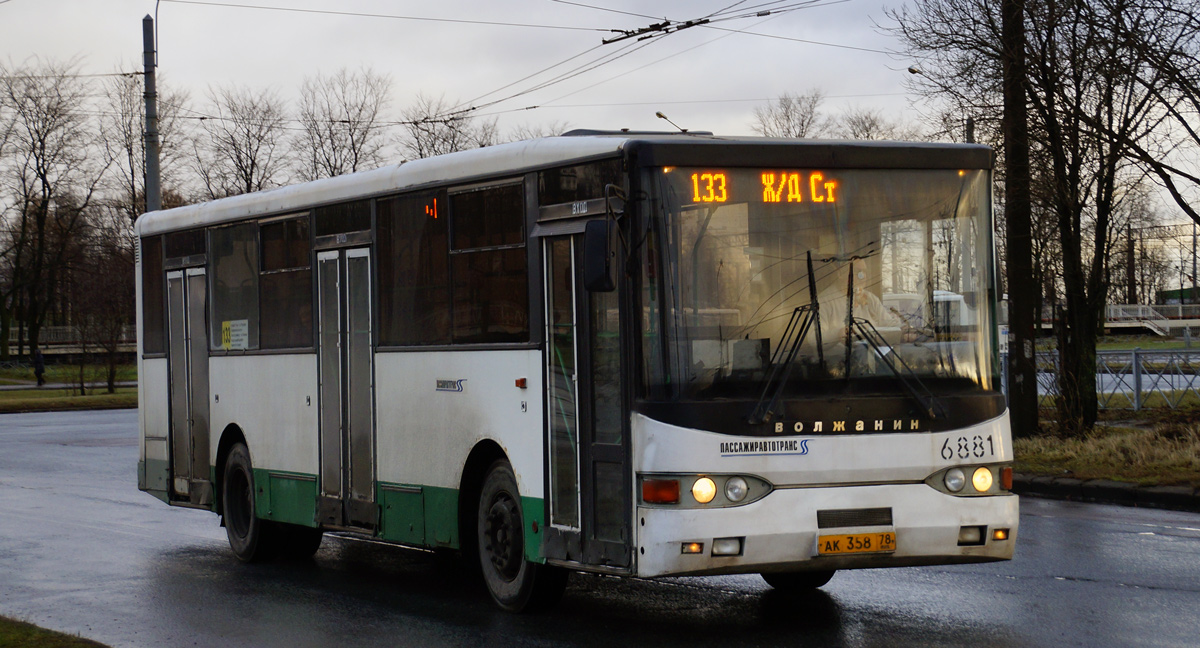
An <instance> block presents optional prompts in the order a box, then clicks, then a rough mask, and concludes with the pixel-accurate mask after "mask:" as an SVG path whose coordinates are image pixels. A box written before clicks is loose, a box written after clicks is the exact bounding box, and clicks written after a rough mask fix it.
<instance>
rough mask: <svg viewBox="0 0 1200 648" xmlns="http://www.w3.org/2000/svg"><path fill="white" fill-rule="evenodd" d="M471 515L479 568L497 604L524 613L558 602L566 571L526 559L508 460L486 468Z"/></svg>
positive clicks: (520, 521)
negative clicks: (474, 513) (474, 516)
mask: <svg viewBox="0 0 1200 648" xmlns="http://www.w3.org/2000/svg"><path fill="white" fill-rule="evenodd" d="M475 519H476V524H475V533H476V541H477V542H476V544H477V547H478V554H479V566H480V571H481V572H482V574H483V582H484V585H486V586H487V590H488V593H489V594H491V596H492V600H494V601H495V602H496V605H498V606H500V607H501V608H502V609H504V610H508V611H509V612H527V611H534V610H539V609H546V608H549V607H552V606H553V605H555V604H556V603H558V601H559V599H561V598H562V595H563V591H564V590H565V589H566V586H567V572H566V571H565V570H563V569H561V568H558V567H554V566H551V565H542V564H537V563H531V562H529V561H527V560H525V535H524V532H523V531H524V528H525V526H524V525H525V522H524V517H523V516H522V514H521V498H520V494H519V493H518V492H517V480H516V478H515V477H514V476H513V471H512V466H510V465H509V463H508V462H507V461H504V460H503V459H501V460H498V461H496V462H494V463H493V464H492V465H491V467H490V468H488V472H487V477H485V478H484V480H483V488H482V489H481V491H480V494H479V508H478V509H477V514H476V518H475Z"/></svg>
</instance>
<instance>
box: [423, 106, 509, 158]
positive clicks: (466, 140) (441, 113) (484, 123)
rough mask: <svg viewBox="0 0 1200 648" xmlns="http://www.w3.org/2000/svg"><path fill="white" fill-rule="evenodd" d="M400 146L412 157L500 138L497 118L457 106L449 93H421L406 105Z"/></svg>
mask: <svg viewBox="0 0 1200 648" xmlns="http://www.w3.org/2000/svg"><path fill="white" fill-rule="evenodd" d="M403 115H404V130H405V133H404V136H403V137H402V138H401V140H400V147H401V149H402V150H403V151H404V153H405V155H407V156H408V157H409V158H426V157H431V156H434V155H442V154H444V153H453V152H455V151H465V150H467V149H473V148H480V147H483V146H491V145H493V144H496V143H498V142H499V139H500V138H499V132H498V130H497V126H496V118H495V117H493V118H492V119H490V120H479V119H476V118H473V117H471V116H469V115H467V114H464V113H458V112H455V111H454V110H453V106H452V105H451V104H450V103H449V102H447V101H446V98H445V97H441V96H440V97H437V98H436V99H435V98H433V97H430V96H428V95H425V94H418V95H417V98H416V99H415V100H414V101H413V103H412V104H411V105H410V106H409V107H408V108H405V109H404V113H403Z"/></svg>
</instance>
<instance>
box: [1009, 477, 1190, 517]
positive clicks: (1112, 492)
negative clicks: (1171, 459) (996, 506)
mask: <svg viewBox="0 0 1200 648" xmlns="http://www.w3.org/2000/svg"><path fill="white" fill-rule="evenodd" d="M1012 489H1013V492H1014V493H1017V494H1018V495H1032V496H1035V497H1046V498H1051V499H1062V500H1070V501H1075V502H1095V503H1099V504H1116V505H1119V506H1141V507H1145V508H1160V509H1170V510H1174V511H1191V512H1193V513H1200V489H1196V488H1192V487H1191V486H1138V485H1137V484H1131V483H1128V482H1117V481H1110V480H1107V479H1075V478H1072V477H1050V476H1048V475H1028V474H1022V473H1016V474H1014V475H1013V488H1012Z"/></svg>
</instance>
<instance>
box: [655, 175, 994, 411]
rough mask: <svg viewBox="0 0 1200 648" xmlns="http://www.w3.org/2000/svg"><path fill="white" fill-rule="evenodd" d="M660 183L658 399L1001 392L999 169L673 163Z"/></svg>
mask: <svg viewBox="0 0 1200 648" xmlns="http://www.w3.org/2000/svg"><path fill="white" fill-rule="evenodd" d="M645 179H646V181H647V182H646V185H647V188H648V192H647V203H646V205H647V212H646V220H645V222H644V223H643V225H644V232H643V234H642V235H641V236H644V238H643V240H642V241H641V242H640V243H639V244H638V245H639V247H638V248H636V253H637V254H638V255H639V261H640V263H641V273H642V276H641V281H640V284H641V291H640V299H641V310H642V317H641V320H642V321H641V327H642V336H641V339H642V348H641V358H642V365H643V366H642V371H643V383H644V387H645V389H646V397H647V398H649V399H650V400H659V401H662V400H668V401H669V400H682V399H686V400H714V399H727V398H750V399H753V398H756V397H759V396H760V394H761V393H762V392H763V391H764V389H767V388H770V389H774V388H776V387H777V386H778V385H783V387H779V393H780V394H782V395H783V396H785V397H787V398H804V397H806V396H810V395H811V396H822V397H828V396H829V395H837V394H841V393H853V394H859V395H866V394H888V395H902V394H903V393H904V392H905V391H906V390H907V391H909V392H912V391H914V389H916V388H917V387H920V388H922V389H936V390H940V391H942V392H943V393H944V392H947V391H952V392H954V393H959V394H962V393H969V392H973V391H975V392H977V391H985V390H992V389H995V387H994V382H995V380H996V376H995V373H994V372H995V369H996V365H997V362H996V358H995V325H994V321H993V317H994V315H993V313H994V305H993V300H994V295H993V294H992V285H993V274H992V273H993V267H992V265H993V264H992V241H991V231H990V229H989V227H988V222H989V218H990V188H989V186H990V177H989V172H988V171H986V170H897V169H860V170H847V169H828V170H820V169H762V168H685V167H661V168H656V169H652V170H650V171H648V172H647V177H646V178H645ZM781 369H786V370H785V371H781ZM773 370H774V371H773Z"/></svg>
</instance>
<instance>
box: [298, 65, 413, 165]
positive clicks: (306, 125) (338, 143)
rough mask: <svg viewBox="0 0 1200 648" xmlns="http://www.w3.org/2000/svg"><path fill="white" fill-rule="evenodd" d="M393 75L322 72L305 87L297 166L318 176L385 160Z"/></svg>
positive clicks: (305, 82) (301, 92) (343, 71)
mask: <svg viewBox="0 0 1200 648" xmlns="http://www.w3.org/2000/svg"><path fill="white" fill-rule="evenodd" d="M391 91H392V80H391V78H389V77H388V76H387V75H384V74H377V73H375V72H373V71H372V70H371V69H369V68H364V69H362V70H359V71H357V72H350V71H348V70H346V69H345V68H342V69H341V70H339V71H337V72H336V73H334V74H333V75H330V76H323V75H320V74H318V75H316V76H315V77H308V78H306V79H305V80H304V85H303V86H301V88H300V108H299V115H298V116H299V120H300V127H301V129H302V130H301V132H300V133H299V134H298V135H297V137H296V141H295V144H294V148H295V150H296V171H297V174H298V175H299V176H300V178H302V179H304V180H316V179H318V178H328V177H333V176H338V175H342V174H343V173H353V172H355V171H361V170H364V169H371V168H375V167H377V166H380V165H382V164H383V162H384V159H385V156H384V150H385V148H386V146H387V141H388V133H387V130H386V129H387V126H386V125H385V124H384V123H383V116H384V112H385V111H386V110H387V105H388V97H389V95H390V94H391Z"/></svg>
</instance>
